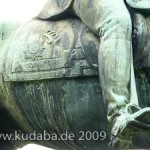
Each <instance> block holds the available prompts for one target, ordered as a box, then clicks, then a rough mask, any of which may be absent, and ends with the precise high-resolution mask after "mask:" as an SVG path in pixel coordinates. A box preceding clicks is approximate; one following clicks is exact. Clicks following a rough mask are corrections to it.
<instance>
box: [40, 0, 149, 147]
mask: <svg viewBox="0 0 150 150" xmlns="http://www.w3.org/2000/svg"><path fill="white" fill-rule="evenodd" d="M126 3H128V4H126ZM127 5H130V6H131V7H133V8H135V9H138V10H140V11H149V10H150V2H149V1H148V0H141V1H133V0H126V1H124V0H111V1H110V0H74V1H72V0H48V1H47V3H46V5H45V7H44V8H43V10H42V11H41V13H40V14H39V16H38V17H39V18H40V19H43V20H58V19H62V18H66V17H74V16H76V17H79V18H80V19H81V20H82V22H83V23H84V24H86V26H87V27H88V28H90V30H91V31H92V32H93V33H94V34H96V35H97V36H98V37H99V39H100V48H99V53H98V69H99V77H100V85H101V88H102V93H103V99H104V101H105V104H106V107H107V118H108V120H109V122H110V124H111V125H112V132H111V135H112V136H111V143H110V145H111V146H112V147H114V146H115V145H116V143H117V141H119V140H121V141H122V140H124V143H125V142H126V143H125V145H127V147H128V146H129V145H130V144H131V140H132V137H133V135H134V134H135V133H136V132H137V131H138V130H140V129H141V130H142V129H144V128H146V129H149V127H150V126H149V123H150V122H148V117H147V119H144V120H142V118H145V116H148V115H150V108H143V109H141V108H140V107H139V105H138V98H137V93H136V87H135V83H134V82H135V81H134V80H135V79H134V72H133V60H132V39H131V35H132V22H131V17H130V13H129V11H128V9H127ZM133 109H135V111H133ZM133 124H134V125H133ZM133 126H136V128H134V127H133ZM137 127H138V129H137ZM125 136H126V137H125ZM127 139H128V140H127ZM120 143H121V144H123V147H124V148H125V146H124V143H122V142H120Z"/></svg>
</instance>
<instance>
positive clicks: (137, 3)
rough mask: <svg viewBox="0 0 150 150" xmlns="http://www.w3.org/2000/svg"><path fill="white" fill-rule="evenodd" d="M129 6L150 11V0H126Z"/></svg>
mask: <svg viewBox="0 0 150 150" xmlns="http://www.w3.org/2000/svg"><path fill="white" fill-rule="evenodd" d="M126 1H127V3H128V4H129V6H131V7H133V8H136V9H139V10H144V11H149V10H150V1H149V0H126Z"/></svg>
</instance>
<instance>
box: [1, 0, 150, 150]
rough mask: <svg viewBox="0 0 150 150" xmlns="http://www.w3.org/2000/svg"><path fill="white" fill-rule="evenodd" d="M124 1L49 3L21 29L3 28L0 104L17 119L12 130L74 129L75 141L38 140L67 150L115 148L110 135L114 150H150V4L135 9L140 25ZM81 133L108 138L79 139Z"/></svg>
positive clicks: (55, 131) (56, 131)
mask: <svg viewBox="0 0 150 150" xmlns="http://www.w3.org/2000/svg"><path fill="white" fill-rule="evenodd" d="M117 2H118V5H117V6H116V5H114V4H113V3H114V1H113V0H112V2H110V1H108V0H105V1H104V0H100V1H98V0H93V1H84V0H83V1H78V0H75V1H74V3H73V1H71V0H65V1H59V0H56V1H54V0H49V1H48V2H47V4H46V5H45V7H44V9H43V10H42V11H41V13H40V15H39V16H38V17H39V18H36V19H33V20H31V21H30V22H27V23H26V24H24V25H23V26H21V27H20V28H19V29H18V30H17V31H16V32H15V34H13V33H14V31H15V29H16V28H17V27H18V24H16V25H15V24H14V26H13V27H14V28H12V29H10V28H9V27H10V26H11V24H9V25H6V26H5V27H6V28H5V29H4V28H2V27H3V26H2V25H1V41H0V43H2V44H1V51H0V59H1V62H0V96H1V99H0V101H1V103H2V106H3V107H2V109H5V110H7V112H8V114H9V115H10V116H11V118H12V119H14V120H15V123H14V126H13V128H12V127H11V126H10V128H11V130H12V131H11V132H13V131H14V130H20V131H21V132H24V133H32V132H33V131H36V132H39V133H43V131H47V132H48V133H56V134H58V135H61V134H62V133H65V132H66V131H67V132H68V133H73V134H75V140H73V141H71V140H68V141H59V140H58V141H53V140H51V141H41V142H39V141H35V142H37V143H40V144H43V145H45V146H48V147H51V148H56V149H60V150H67V149H68V150H70V149H71V150H74V149H81V150H84V149H85V150H86V149H87V150H98V149H102V150H104V149H110V148H108V143H109V141H110V138H111V145H110V146H112V147H115V149H127V148H128V147H129V146H130V144H133V146H131V148H132V147H133V148H149V147H150V143H149V134H147V131H149V130H150V122H149V115H150V109H149V107H150V102H149V98H150V95H149V93H150V92H149V90H150V86H149V67H150V66H149V65H150V63H149V56H150V55H149V49H150V44H149V41H150V37H149V35H150V17H149V16H148V15H147V10H148V8H149V7H148V8H143V6H146V7H147V5H146V3H148V4H149V2H148V1H146V0H143V1H137V3H136V4H137V5H136V6H137V7H136V8H138V9H139V7H138V5H140V6H142V8H140V9H142V11H146V13H143V12H142V13H141V12H140V11H138V12H137V10H138V9H137V10H136V11H134V9H133V10H132V8H129V9H131V10H130V13H131V16H132V20H133V21H132V22H133V28H131V19H130V15H129V12H128V10H127V7H129V6H128V5H127V6H126V5H125V3H124V1H123V0H117ZM127 2H128V3H129V4H133V3H134V1H127ZM138 2H139V3H138ZM96 4H97V5H96ZM141 4H142V5H141ZM143 4H144V5H143ZM110 6H111V7H110ZM131 6H132V5H131ZM50 8H51V9H50ZM71 8H72V9H71ZM85 8H89V9H87V10H85ZM100 8H101V9H100ZM104 8H105V9H104ZM106 8H108V9H106ZM99 9H100V11H99ZM145 9H146V10H145ZM113 10H115V11H113ZM110 12H113V13H111V14H109V13H110ZM75 16H78V17H79V18H80V19H81V20H82V21H81V20H80V19H77V18H76V17H75ZM3 24H4V23H3ZM131 29H132V30H131ZM131 33H132V39H131ZM7 35H13V37H12V38H10V36H7ZM132 46H133V58H134V59H133V58H132V48H131V47H132ZM132 59H133V60H132ZM132 61H134V68H135V80H134V73H133V70H132V67H133V64H132V63H133V62H132ZM99 79H100V82H99ZM134 81H136V86H137V95H136V87H135V85H134ZM137 96H138V99H137ZM106 105H107V107H106ZM145 107H147V108H145ZM107 119H108V120H109V123H108V121H107ZM116 119H117V120H116ZM127 119H129V120H127ZM114 120H116V122H115V123H114ZM80 131H83V132H84V133H86V132H87V131H90V132H94V131H97V132H99V133H100V132H101V131H104V132H106V134H107V136H106V139H105V140H83V141H79V137H80ZM139 131H140V132H139ZM142 132H145V133H142ZM130 133H133V134H131V135H130ZM135 133H136V135H135ZM137 133H138V134H137ZM120 139H121V140H120ZM127 140H129V141H127ZM118 141H119V145H117V144H118ZM126 141H127V142H126ZM131 141H132V142H131ZM145 141H146V142H145ZM12 142H13V143H14V144H15V145H17V146H19V145H20V144H21V145H22V144H24V142H23V141H21V142H20V141H15V142H14V141H12ZM26 142H30V141H26ZM128 142H131V143H128ZM124 143H125V144H124Z"/></svg>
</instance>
